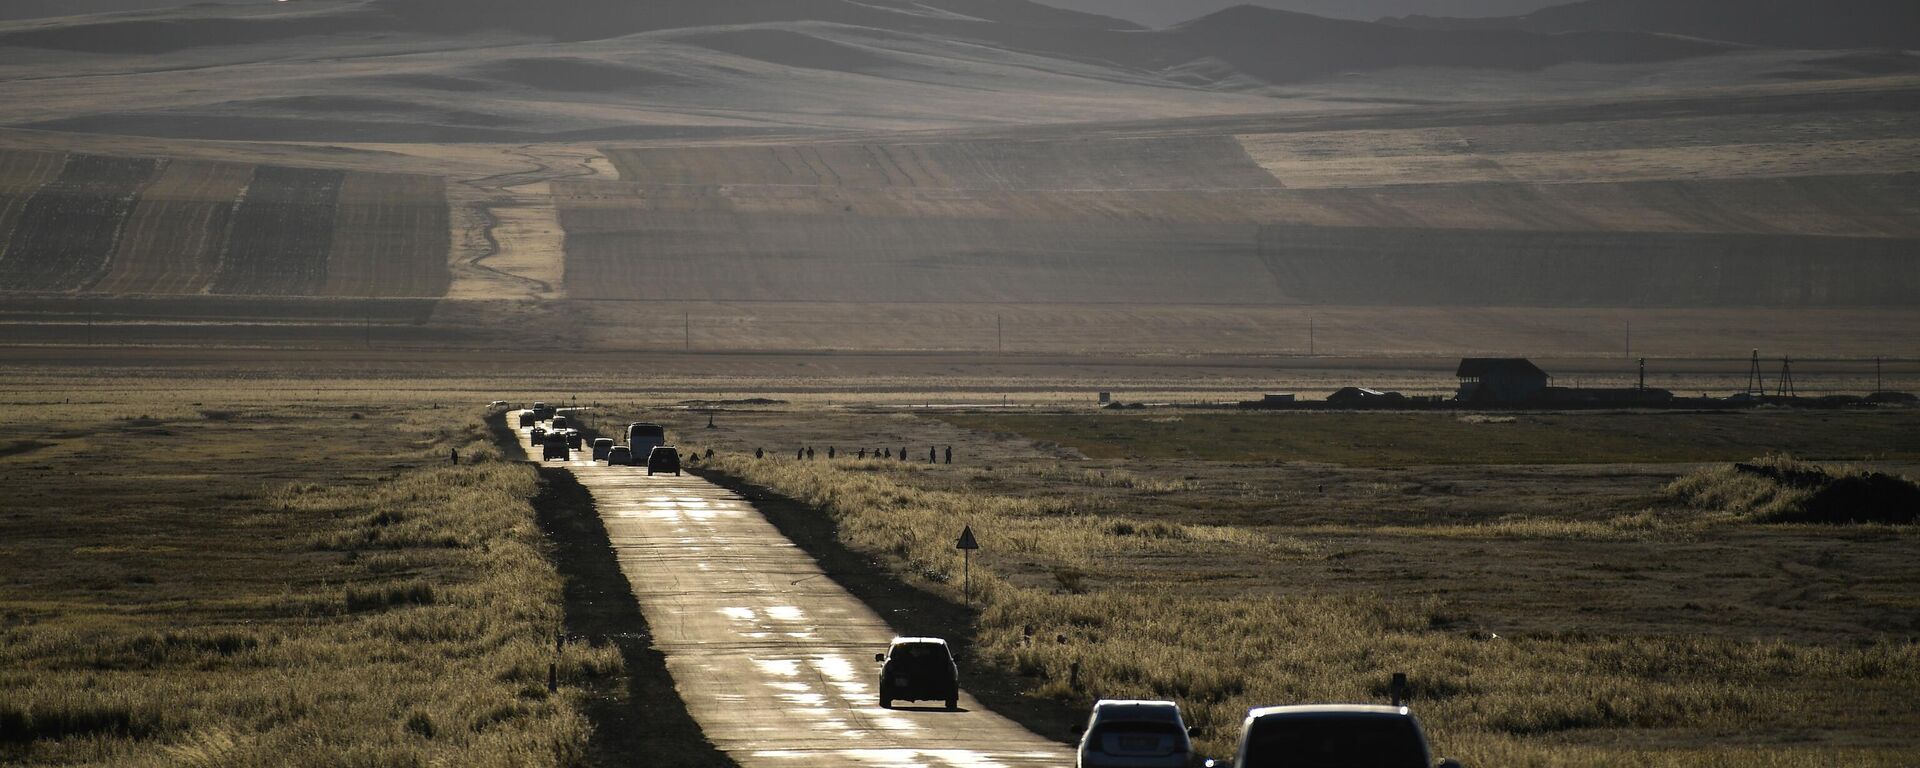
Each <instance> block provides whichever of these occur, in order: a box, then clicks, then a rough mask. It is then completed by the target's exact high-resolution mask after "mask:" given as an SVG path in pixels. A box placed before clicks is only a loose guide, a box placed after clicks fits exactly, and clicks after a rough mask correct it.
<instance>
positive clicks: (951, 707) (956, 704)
mask: <svg viewBox="0 0 1920 768" xmlns="http://www.w3.org/2000/svg"><path fill="white" fill-rule="evenodd" d="M959 709H960V698H959V697H958V696H952V697H948V698H947V711H948V712H953V711H957V710H959Z"/></svg>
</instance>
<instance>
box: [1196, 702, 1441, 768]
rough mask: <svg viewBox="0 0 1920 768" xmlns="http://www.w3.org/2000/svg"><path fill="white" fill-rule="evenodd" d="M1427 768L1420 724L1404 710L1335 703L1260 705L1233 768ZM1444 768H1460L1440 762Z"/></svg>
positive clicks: (1245, 726) (1429, 758) (1428, 755)
mask: <svg viewBox="0 0 1920 768" xmlns="http://www.w3.org/2000/svg"><path fill="white" fill-rule="evenodd" d="M1348 765H1365V766H1369V767H1370V768H1371V767H1376V766H1377V768H1428V767H1429V766H1433V765H1435V763H1434V761H1433V753H1432V752H1431V751H1430V750H1429V748H1428V746H1427V734H1426V732H1425V731H1424V730H1422V729H1421V728H1420V721H1419V720H1418V719H1416V718H1415V717H1414V716H1413V713H1412V712H1410V711H1408V709H1407V708H1406V707H1382V706H1370V705H1366V704H1332V705H1320V706H1298V707H1262V708H1260V709H1254V710H1249V711H1248V712H1247V719H1246V721H1245V722H1244V723H1241V725H1240V751H1239V754H1238V755H1236V756H1235V757H1234V760H1233V766H1234V768H1281V767H1282V766H1284V767H1285V768H1338V767H1339V766H1348ZM1438 765H1439V766H1440V768H1460V763H1459V762H1457V761H1454V760H1442V761H1440V762H1439V763H1438Z"/></svg>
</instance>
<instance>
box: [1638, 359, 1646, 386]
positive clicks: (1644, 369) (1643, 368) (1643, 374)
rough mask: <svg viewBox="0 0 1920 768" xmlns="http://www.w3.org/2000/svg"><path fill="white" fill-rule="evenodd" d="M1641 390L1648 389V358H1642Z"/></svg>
mask: <svg viewBox="0 0 1920 768" xmlns="http://www.w3.org/2000/svg"><path fill="white" fill-rule="evenodd" d="M1640 391H1642V392H1645V391H1647V359H1646V358H1644V357H1643V358H1640Z"/></svg>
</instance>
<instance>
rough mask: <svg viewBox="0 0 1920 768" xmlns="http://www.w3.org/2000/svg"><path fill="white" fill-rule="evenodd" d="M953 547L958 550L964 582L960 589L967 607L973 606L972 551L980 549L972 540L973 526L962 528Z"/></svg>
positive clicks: (976, 542) (977, 543)
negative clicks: (964, 594) (965, 597)
mask: <svg viewBox="0 0 1920 768" xmlns="http://www.w3.org/2000/svg"><path fill="white" fill-rule="evenodd" d="M953 546H954V548H955V549H958V550H960V560H961V564H962V565H961V568H962V569H963V570H962V573H963V574H964V576H963V579H964V580H963V581H962V582H961V583H962V584H964V585H965V586H964V587H962V589H964V590H965V593H966V596H967V605H973V551H974V550H976V549H979V548H980V542H979V541H976V540H974V538H973V526H971V525H969V526H965V527H962V528H961V529H960V541H959V542H958V543H956V544H954V545H953Z"/></svg>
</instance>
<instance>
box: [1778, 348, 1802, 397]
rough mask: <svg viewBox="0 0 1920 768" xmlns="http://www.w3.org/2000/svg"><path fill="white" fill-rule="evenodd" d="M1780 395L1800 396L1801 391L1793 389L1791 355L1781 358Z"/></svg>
mask: <svg viewBox="0 0 1920 768" xmlns="http://www.w3.org/2000/svg"><path fill="white" fill-rule="evenodd" d="M1779 396H1780V397H1799V396H1800V393H1799V392H1796V391H1794V389H1793V358H1791V357H1782V358H1780V385H1779Z"/></svg>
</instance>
